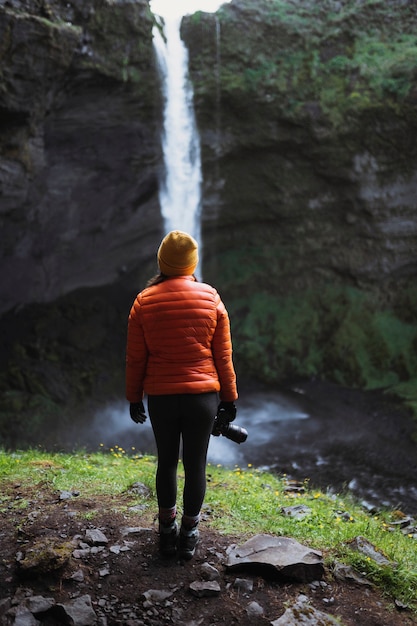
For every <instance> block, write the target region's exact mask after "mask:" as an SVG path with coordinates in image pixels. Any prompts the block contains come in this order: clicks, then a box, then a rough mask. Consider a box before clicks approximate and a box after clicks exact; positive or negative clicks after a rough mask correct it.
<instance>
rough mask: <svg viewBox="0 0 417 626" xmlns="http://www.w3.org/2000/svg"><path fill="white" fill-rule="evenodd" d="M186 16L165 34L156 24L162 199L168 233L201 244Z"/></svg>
mask: <svg viewBox="0 0 417 626" xmlns="http://www.w3.org/2000/svg"><path fill="white" fill-rule="evenodd" d="M180 25H181V17H177V16H169V17H167V18H165V24H164V37H165V39H164V37H162V35H161V33H160V30H159V29H158V28H157V27H155V28H154V46H155V51H156V56H157V60H158V66H159V71H160V75H161V80H162V88H163V96H164V120H163V130H162V149H163V156H164V172H163V175H162V176H161V179H160V185H159V201H160V205H161V211H162V216H163V219H164V228H165V231H166V232H169V231H170V230H173V229H178V230H184V231H186V232H188V233H189V234H190V235H192V236H193V237H194V238H195V239H196V240H197V242H198V244H199V248H200V263H199V267H201V256H202V255H201V252H202V246H201V236H200V234H201V227H200V217H201V215H200V213H201V183H202V174H201V156H200V138H199V135H198V132H197V126H196V120H195V114H194V107H193V89H192V85H191V81H190V79H189V75H188V50H187V48H186V47H185V45H184V43H183V41H182V40H181V36H180Z"/></svg>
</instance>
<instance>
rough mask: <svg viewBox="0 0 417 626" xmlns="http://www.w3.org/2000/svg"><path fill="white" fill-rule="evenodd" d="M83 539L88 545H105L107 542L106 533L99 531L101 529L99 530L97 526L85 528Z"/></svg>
mask: <svg viewBox="0 0 417 626" xmlns="http://www.w3.org/2000/svg"><path fill="white" fill-rule="evenodd" d="M85 540H86V542H87V543H88V544H89V545H92V546H100V545H105V544H107V543H108V542H109V540H108V539H107V537H106V535H105V534H104V533H103V532H101V530H99V529H98V528H93V529H90V530H86V532H85Z"/></svg>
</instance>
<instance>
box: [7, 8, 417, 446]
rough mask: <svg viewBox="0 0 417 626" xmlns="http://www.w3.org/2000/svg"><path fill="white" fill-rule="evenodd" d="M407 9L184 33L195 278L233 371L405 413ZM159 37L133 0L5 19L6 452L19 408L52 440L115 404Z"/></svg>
mask: <svg viewBox="0 0 417 626" xmlns="http://www.w3.org/2000/svg"><path fill="white" fill-rule="evenodd" d="M413 5H414V0H384V1H382V0H372V1H370V2H362V1H360V0H323V2H320V3H317V2H314V1H313V0H232V2H230V3H228V4H225V5H223V7H221V9H220V10H219V11H218V12H217V13H216V14H215V15H213V14H207V13H202V12H197V13H196V14H194V15H192V16H187V17H186V18H185V19H184V20H183V23H182V36H183V38H184V40H185V42H186V44H187V46H188V48H189V53H190V71H191V78H192V81H193V84H194V91H195V108H196V114H197V120H198V126H199V130H200V135H201V142H202V161H203V181H204V182H203V210H202V226H203V229H202V231H203V275H204V279H205V280H207V281H208V282H211V283H213V284H215V285H216V287H218V289H219V291H220V293H221V295H222V297H223V299H224V300H225V302H226V305H227V307H228V309H229V311H230V314H231V319H232V330H233V336H234V348H235V360H236V364H237V367H238V371H239V372H240V371H244V372H245V373H246V374H248V375H253V376H256V377H257V378H260V379H262V380H263V381H268V382H271V383H273V384H274V385H276V384H280V383H282V382H283V381H285V380H287V379H293V378H296V377H310V376H319V377H324V378H329V379H331V380H333V381H337V382H340V383H343V384H347V385H357V386H361V387H389V388H395V389H396V391H397V392H398V391H401V392H402V393H404V394H406V395H407V397H408V398H409V399H410V400H411V401H414V402H415V405H416V406H417V384H416V380H417V357H416V354H417V288H416V287H415V279H416V273H417V200H416V198H417V144H416V142H415V140H414V138H415V136H416V131H417V88H416V84H417V80H416V79H417V46H416V37H415V32H416V28H417V14H416V12H415V8H414V6H413ZM153 24H154V20H153V16H152V14H151V12H150V9H149V3H148V2H147V0H127V1H123V0H114V1H111V0H91V1H89V2H84V1H83V0H70V1H69V2H64V1H60V0H51V1H50V2H47V1H46V0H16V1H14V2H9V1H7V0H6V1H5V0H0V72H1V79H2V80H1V88H0V194H1V195H0V224H1V229H2V243H3V245H2V248H1V251H0V258H1V264H0V285H1V301H0V314H1V313H3V314H4V315H3V317H2V319H1V324H2V329H3V333H2V335H3V343H2V351H1V355H0V365H1V373H0V389H1V391H2V400H1V402H0V417H1V416H2V419H0V434H1V432H2V430H1V422H2V421H3V423H4V424H5V427H4V429H3V433H7V424H8V423H9V421H10V419H12V418H14V417H15V416H16V415H17V414H24V412H25V410H26V409H27V407H28V406H30V407H31V412H32V414H42V416H43V417H45V416H50V419H51V420H52V421H53V416H54V415H56V413H57V411H58V410H59V409H58V408H57V407H59V406H62V404H63V403H64V404H65V405H68V406H69V405H71V403H73V402H78V403H79V402H85V399H86V398H94V397H98V398H100V399H104V398H105V396H106V394H111V393H114V394H116V395H119V396H120V395H122V394H123V380H122V378H123V358H124V337H125V324H126V317H127V312H128V306H129V305H130V303H131V301H132V299H133V297H134V295H135V293H136V291H137V290H138V289H139V288H141V287H142V286H143V284H144V282H145V280H146V279H147V278H148V277H149V276H150V275H151V274H152V273H153V271H154V269H155V249H156V245H157V244H158V242H159V241H160V237H161V235H162V220H161V215H160V210H159V202H158V193H157V187H158V176H159V171H160V168H161V147H160V140H159V132H160V127H161V106H162V102H161V90H160V84H159V80H158V75H157V72H156V69H155V63H154V52H153V46H152V27H153ZM100 287H101V289H100ZM48 303H49V304H48ZM19 308H20V309H21V310H18V309H19ZM19 412H20V413H19ZM48 419H49V418H48ZM69 419H70V418H69ZM16 428H17V429H19V428H20V426H19V425H18V426H17V427H16ZM21 428H22V429H23V428H24V420H23V421H22V426H21Z"/></svg>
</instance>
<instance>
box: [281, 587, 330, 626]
mask: <svg viewBox="0 0 417 626" xmlns="http://www.w3.org/2000/svg"><path fill="white" fill-rule="evenodd" d="M271 626H341V624H340V621H339V620H338V619H336V618H335V617H333V616H332V615H328V614H327V613H323V612H322V611H318V610H317V609H315V608H314V607H313V606H312V605H311V604H310V603H309V600H308V598H307V597H306V596H304V595H300V596H299V597H298V599H297V602H296V603H295V604H294V606H292V607H290V608H288V609H286V610H285V613H284V614H283V615H282V616H281V617H280V618H278V619H276V620H275V621H273V622H271Z"/></svg>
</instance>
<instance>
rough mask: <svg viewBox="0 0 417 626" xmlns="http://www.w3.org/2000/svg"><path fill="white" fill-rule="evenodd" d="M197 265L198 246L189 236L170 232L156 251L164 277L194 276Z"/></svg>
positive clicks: (173, 231)
mask: <svg viewBox="0 0 417 626" xmlns="http://www.w3.org/2000/svg"><path fill="white" fill-rule="evenodd" d="M197 263H198V244H197V242H196V240H195V239H193V237H191V235H188V234H187V233H184V232H182V231H181V230H172V231H171V232H170V233H168V235H166V236H165V237H164V238H163V240H162V242H161V245H160V246H159V250H158V264H159V269H160V270H161V272H162V274H165V275H166V276H189V275H191V274H194V271H195V268H196V267H197Z"/></svg>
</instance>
